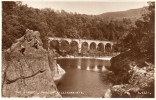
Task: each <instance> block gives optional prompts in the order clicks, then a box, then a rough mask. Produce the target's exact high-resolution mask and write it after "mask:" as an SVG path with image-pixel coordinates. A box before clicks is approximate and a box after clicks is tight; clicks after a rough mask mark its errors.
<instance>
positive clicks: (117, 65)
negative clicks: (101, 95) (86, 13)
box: [105, 51, 154, 98]
mask: <svg viewBox="0 0 156 100" xmlns="http://www.w3.org/2000/svg"><path fill="white" fill-rule="evenodd" d="M109 70H111V71H112V72H113V73H112V75H111V77H112V78H110V80H111V81H112V82H113V84H114V85H113V87H112V88H111V89H108V90H107V92H106V93H105V98H154V64H153V63H150V62H147V61H146V60H145V59H144V57H142V56H141V55H136V54H134V53H133V52H132V51H127V52H125V53H122V54H120V55H118V56H116V57H113V58H112V59H111V67H110V69H109Z"/></svg>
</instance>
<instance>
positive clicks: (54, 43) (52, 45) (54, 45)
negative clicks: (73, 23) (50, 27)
mask: <svg viewBox="0 0 156 100" xmlns="http://www.w3.org/2000/svg"><path fill="white" fill-rule="evenodd" d="M50 49H55V50H59V41H58V40H51V41H50Z"/></svg>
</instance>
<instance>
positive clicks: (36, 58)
mask: <svg viewBox="0 0 156 100" xmlns="http://www.w3.org/2000/svg"><path fill="white" fill-rule="evenodd" d="M50 56H52V55H51V54H50V53H49V52H47V51H46V50H45V49H43V47H42V41H41V39H40V33H39V32H38V31H33V30H29V29H27V30H26V32H25V35H24V36H23V37H21V38H20V39H17V41H16V43H14V44H13V45H12V46H11V47H10V48H9V49H8V50H5V51H3V52H2V59H3V60H2V96H3V97H61V95H60V94H59V93H58V91H57V88H56V86H55V83H54V81H53V76H54V73H53V69H54V68H53V67H54V66H53V65H50V63H49V57H50ZM51 62H52V61H51Z"/></svg>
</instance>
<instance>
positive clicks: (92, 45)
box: [90, 42, 97, 50]
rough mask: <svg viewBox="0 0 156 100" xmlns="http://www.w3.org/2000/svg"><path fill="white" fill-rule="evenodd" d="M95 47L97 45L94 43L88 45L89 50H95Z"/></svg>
mask: <svg viewBox="0 0 156 100" xmlns="http://www.w3.org/2000/svg"><path fill="white" fill-rule="evenodd" d="M96 47H97V45H96V43H95V42H92V43H90V50H92V49H97V48H96Z"/></svg>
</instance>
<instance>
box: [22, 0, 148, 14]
mask: <svg viewBox="0 0 156 100" xmlns="http://www.w3.org/2000/svg"><path fill="white" fill-rule="evenodd" d="M23 4H27V5H28V7H33V8H39V9H42V8H51V9H54V10H55V11H56V10H59V11H61V10H65V11H66V12H73V13H74V12H76V13H79V14H88V15H98V14H102V13H106V12H115V11H125V10H129V9H135V8H141V7H144V6H147V5H148V4H147V2H146V1H140V0H135V1H134V0H133V1H127V2H125V1H121V0H120V2H116V1H114V2H110V1H80V0H79V1H78V0H77V1H48V0H46V1H45V0H43V1H28V0H27V1H23Z"/></svg>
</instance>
